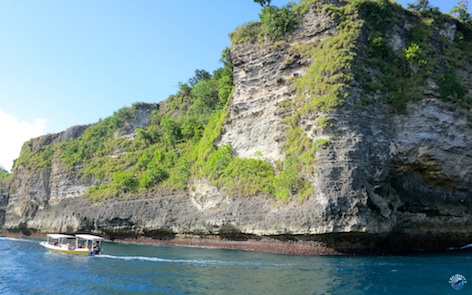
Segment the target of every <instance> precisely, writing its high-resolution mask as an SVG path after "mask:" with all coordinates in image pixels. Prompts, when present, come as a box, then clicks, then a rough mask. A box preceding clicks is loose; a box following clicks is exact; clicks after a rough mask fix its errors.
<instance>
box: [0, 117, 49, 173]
mask: <svg viewBox="0 0 472 295" xmlns="http://www.w3.org/2000/svg"><path fill="white" fill-rule="evenodd" d="M45 125H46V120H44V119H34V122H32V123H30V122H26V121H20V120H19V119H18V118H16V117H15V116H13V115H10V114H7V113H5V112H4V111H2V110H0V166H3V167H4V168H5V169H7V170H8V171H10V170H11V168H12V166H13V160H15V159H17V158H18V157H19V156H20V151H21V147H22V145H23V143H24V142H26V141H28V140H29V139H31V138H34V137H38V136H40V135H44V132H45V131H44V130H45Z"/></svg>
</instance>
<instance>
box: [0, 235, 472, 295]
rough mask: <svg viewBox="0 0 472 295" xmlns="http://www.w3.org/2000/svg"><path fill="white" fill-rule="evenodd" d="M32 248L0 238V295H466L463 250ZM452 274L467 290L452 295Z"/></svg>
mask: <svg viewBox="0 0 472 295" xmlns="http://www.w3.org/2000/svg"><path fill="white" fill-rule="evenodd" d="M39 241H40V240H38V239H16V238H7V237H0V294H83V295H85V294H348V295H354V294H400V295H407V294H415V295H418V294H441V295H444V294H472V251H470V250H463V251H454V252H453V251H450V252H442V253H434V254H416V255H405V256H293V255H279V254H267V253H256V252H246V251H233V250H215V249H201V248H188V247H174V246H172V247H170V246H169V247H167V246H143V245H126V244H117V243H104V247H103V249H104V250H103V252H104V255H101V256H96V257H89V256H73V255H66V254H57V253H52V252H49V251H48V250H46V249H44V248H43V247H41V246H40V245H39V244H38V242H39ZM456 274H458V275H461V276H463V277H464V278H465V279H467V278H470V280H471V283H470V284H468V283H466V284H465V285H464V286H463V288H462V289H461V290H455V289H453V288H452V286H451V284H450V279H451V277H453V276H454V275H456ZM455 278H456V279H457V278H458V276H456V277H455Z"/></svg>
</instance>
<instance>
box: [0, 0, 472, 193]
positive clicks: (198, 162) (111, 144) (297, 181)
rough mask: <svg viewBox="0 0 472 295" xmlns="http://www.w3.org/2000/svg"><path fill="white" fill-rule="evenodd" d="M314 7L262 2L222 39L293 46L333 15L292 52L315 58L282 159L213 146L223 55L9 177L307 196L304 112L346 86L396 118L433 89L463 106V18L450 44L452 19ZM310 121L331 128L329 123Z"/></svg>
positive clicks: (39, 144)
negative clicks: (57, 164) (58, 176)
mask: <svg viewBox="0 0 472 295" xmlns="http://www.w3.org/2000/svg"><path fill="white" fill-rule="evenodd" d="M319 4H320V3H319V2H318V1H315V0H304V1H301V2H300V4H293V3H291V4H289V5H287V6H284V7H282V8H278V7H274V6H270V5H267V6H265V7H263V8H262V10H261V14H260V21H259V22H251V23H247V24H245V25H244V26H242V27H240V28H237V29H236V30H235V32H233V33H232V34H231V35H230V37H231V39H232V41H233V43H234V44H239V43H251V44H254V46H260V45H262V44H266V45H267V44H268V45H270V44H272V45H273V44H274V43H276V42H278V41H280V40H284V38H289V34H290V33H292V32H294V31H296V29H297V28H298V27H299V25H300V24H301V23H302V19H303V15H304V14H306V13H307V12H308V11H309V10H310V9H312V10H315V11H316V12H317V13H319V14H324V15H329V16H331V18H332V19H334V20H335V22H336V24H337V25H336V30H337V32H336V33H335V34H332V35H327V36H326V37H325V38H322V39H321V40H320V41H319V42H318V43H316V45H297V46H293V49H294V50H296V51H297V52H299V53H300V54H302V55H305V56H308V57H309V59H310V60H311V61H312V62H311V65H310V67H309V68H308V69H307V71H306V73H305V75H303V76H301V77H298V78H296V79H294V80H293V81H292V84H291V85H292V87H293V88H294V89H295V90H296V98H295V99H294V100H293V101H290V102H285V104H286V105H284V107H285V108H287V109H289V110H290V111H289V112H288V113H290V115H289V116H287V117H286V118H285V119H284V122H285V123H286V124H287V126H288V128H287V133H286V140H285V142H284V143H283V144H282V148H283V150H284V153H285V160H284V161H280V162H278V163H276V164H275V165H273V166H272V165H270V164H269V163H268V162H266V161H263V160H261V159H259V158H258V157H257V155H256V156H255V157H254V158H253V159H242V158H238V157H235V156H234V151H233V148H232V147H231V146H229V145H221V146H219V147H218V146H217V145H216V142H217V141H218V139H219V137H220V136H221V132H222V126H223V122H224V121H225V118H226V117H227V114H228V112H229V106H228V100H229V98H230V97H231V95H232V92H233V91H234V86H233V73H232V64H231V59H230V54H229V50H228V49H227V50H225V51H224V52H223V55H222V58H221V61H222V63H223V67H222V68H219V69H217V70H215V71H214V72H213V73H211V74H210V73H208V72H206V71H204V70H197V71H195V76H194V77H192V78H190V79H189V80H188V82H186V83H180V84H179V89H178V91H177V93H176V94H175V95H172V96H170V97H169V98H168V99H167V100H166V101H164V102H163V103H161V104H159V106H158V109H157V106H156V105H147V104H141V103H137V104H134V105H133V106H131V107H129V108H123V109H120V110H119V111H117V112H116V113H115V114H113V116H111V117H109V118H106V119H104V120H101V121H100V122H98V123H97V124H94V125H91V126H88V127H87V128H86V129H85V131H84V132H83V134H82V135H81V136H79V137H77V138H75V139H71V140H68V141H58V140H56V138H55V137H54V135H47V136H44V137H41V138H38V139H34V140H31V141H29V142H27V143H25V144H24V146H23V149H22V152H21V156H20V158H19V159H18V161H16V163H15V167H14V169H18V167H19V166H20V165H22V166H24V167H26V168H27V169H50V168H51V167H52V162H53V161H56V160H60V161H61V163H64V166H65V168H66V169H69V171H70V173H77V177H78V178H79V179H81V180H83V181H91V183H94V185H93V186H92V187H91V188H90V189H89V196H90V197H92V198H106V197H113V196H117V195H128V194H135V193H140V192H143V191H147V190H156V189H168V190H184V189H192V183H190V181H191V180H192V179H195V178H206V179H208V180H210V181H211V182H212V183H213V184H214V185H216V186H217V187H219V188H220V189H221V190H223V191H224V192H226V193H227V194H229V195H232V196H251V195H254V194H259V193H265V194H269V195H273V196H276V197H278V198H279V199H282V200H289V199H291V198H298V199H304V198H306V197H308V196H309V195H310V194H312V193H313V189H312V187H311V183H310V182H309V181H308V179H310V178H311V177H313V174H314V169H315V168H314V167H316V159H315V154H316V151H317V149H318V148H319V147H320V146H321V145H324V144H327V143H329V140H328V139H319V140H314V141H313V140H311V139H310V138H309V137H308V136H307V134H306V132H305V131H304V130H303V129H302V128H301V127H300V123H299V121H300V119H301V118H302V117H303V116H304V115H306V114H307V113H310V112H314V111H316V112H319V113H325V114H326V113H330V112H331V111H333V110H335V109H336V108H338V107H340V106H342V105H343V103H344V102H345V100H346V99H347V98H348V95H349V93H350V92H349V91H350V89H351V88H352V87H353V85H359V86H360V88H361V89H362V91H363V92H364V93H363V95H362V99H361V100H360V101H359V105H360V106H366V105H369V104H371V103H374V102H380V103H383V104H385V105H387V106H389V108H390V109H391V110H393V111H395V112H397V111H405V106H406V102H407V101H411V100H415V99H420V98H421V97H423V94H424V90H425V88H426V87H427V86H428V84H431V83H435V84H436V85H438V87H437V93H438V95H439V96H440V97H441V98H442V99H443V100H445V101H452V102H456V103H458V104H460V105H462V106H463V107H464V108H466V109H470V107H471V105H472V104H471V102H472V98H471V97H469V96H468V95H467V92H466V88H465V86H464V84H463V83H464V82H463V79H462V78H461V76H460V74H459V73H458V72H457V69H458V68H460V67H461V66H463V65H467V64H470V60H471V54H472V53H471V52H470V50H468V48H470V47H471V45H472V30H471V28H470V26H469V25H468V24H466V23H460V22H459V23H458V27H457V33H456V34H455V38H454V40H452V41H451V40H448V39H447V36H444V35H441V34H438V33H437V31H438V30H441V28H444V26H447V25H448V24H449V23H455V21H454V20H453V19H452V18H451V17H449V16H446V15H442V14H438V13H436V12H431V11H427V12H409V13H405V12H404V10H403V9H402V8H401V7H400V6H399V5H397V4H394V3H391V2H389V1H387V0H352V1H349V2H346V3H342V5H334V4H323V5H319ZM400 22H403V23H404V22H408V23H409V24H410V25H411V26H412V29H411V30H409V33H408V34H407V35H406V36H401V35H400V36H398V38H399V39H400V41H402V40H403V41H402V42H404V46H403V48H399V49H397V50H394V49H392V46H391V45H390V43H389V42H390V41H391V40H392V38H396V34H397V31H396V30H397V27H399V26H398V23H400ZM434 32H436V33H434ZM433 33H434V34H433ZM146 109H148V110H149V109H155V110H154V111H153V113H152V115H151V119H150V122H149V124H148V125H147V127H146V128H137V129H136V130H135V131H136V136H135V137H134V138H133V139H130V138H126V137H123V136H120V134H121V133H122V130H124V129H126V128H129V126H131V125H132V124H131V125H130V122H134V121H136V120H138V119H139V118H138V115H137V114H138V113H139V112H140V111H141V110H146ZM318 123H319V125H320V126H327V125H329V124H330V122H329V119H326V118H320V119H319V120H318ZM125 133H126V132H125ZM128 133H129V132H128ZM0 177H1V175H0Z"/></svg>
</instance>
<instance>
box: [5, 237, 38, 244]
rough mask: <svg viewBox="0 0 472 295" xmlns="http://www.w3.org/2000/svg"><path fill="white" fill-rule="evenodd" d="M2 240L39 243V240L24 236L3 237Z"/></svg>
mask: <svg viewBox="0 0 472 295" xmlns="http://www.w3.org/2000/svg"><path fill="white" fill-rule="evenodd" d="M0 240H1V241H13V242H27V243H37V242H38V241H37V240H33V239H24V238H11V237H1V236H0Z"/></svg>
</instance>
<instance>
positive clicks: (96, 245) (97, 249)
mask: <svg viewBox="0 0 472 295" xmlns="http://www.w3.org/2000/svg"><path fill="white" fill-rule="evenodd" d="M93 253H94V254H99V253H100V245H99V243H98V242H94V243H93Z"/></svg>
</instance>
